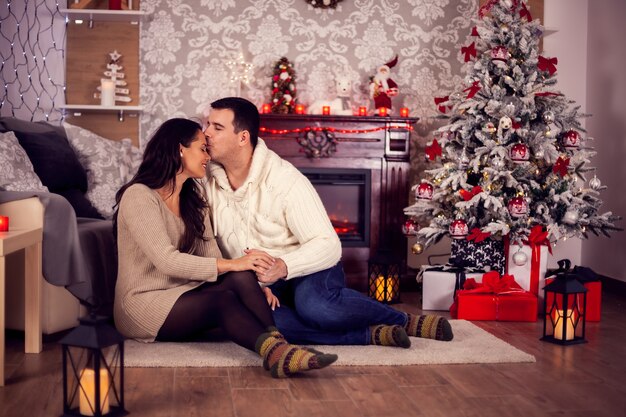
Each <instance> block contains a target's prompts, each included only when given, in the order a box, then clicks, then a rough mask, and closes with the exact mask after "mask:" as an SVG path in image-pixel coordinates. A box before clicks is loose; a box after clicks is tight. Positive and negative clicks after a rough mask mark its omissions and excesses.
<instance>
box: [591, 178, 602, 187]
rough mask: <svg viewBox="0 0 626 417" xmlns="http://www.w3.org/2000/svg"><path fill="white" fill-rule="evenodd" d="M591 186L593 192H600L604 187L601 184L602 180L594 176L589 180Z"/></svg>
mask: <svg viewBox="0 0 626 417" xmlns="http://www.w3.org/2000/svg"><path fill="white" fill-rule="evenodd" d="M589 186H590V187H591V189H592V190H599V189H600V187H602V183H601V182H600V178H598V177H596V176H595V175H594V176H593V178H592V179H590V180H589Z"/></svg>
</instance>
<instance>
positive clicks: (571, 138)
mask: <svg viewBox="0 0 626 417" xmlns="http://www.w3.org/2000/svg"><path fill="white" fill-rule="evenodd" d="M563 146H564V147H565V148H566V149H570V150H575V149H578V148H580V134H579V133H578V132H577V131H575V130H568V131H567V132H565V134H564V135H563Z"/></svg>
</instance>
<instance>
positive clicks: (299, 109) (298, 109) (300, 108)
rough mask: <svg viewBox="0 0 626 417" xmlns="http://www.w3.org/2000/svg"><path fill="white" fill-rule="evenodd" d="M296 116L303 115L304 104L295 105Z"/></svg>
mask: <svg viewBox="0 0 626 417" xmlns="http://www.w3.org/2000/svg"><path fill="white" fill-rule="evenodd" d="M296 114H304V104H296Z"/></svg>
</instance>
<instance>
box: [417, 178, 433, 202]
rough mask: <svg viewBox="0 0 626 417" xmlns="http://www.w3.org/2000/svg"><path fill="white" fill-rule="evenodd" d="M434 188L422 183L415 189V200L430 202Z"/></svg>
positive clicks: (424, 182)
mask: <svg viewBox="0 0 626 417" xmlns="http://www.w3.org/2000/svg"><path fill="white" fill-rule="evenodd" d="M434 192H435V188H434V187H433V185H432V184H430V183H428V182H426V181H422V182H421V184H420V185H418V186H417V188H415V198H417V199H419V200H432V199H433V193H434Z"/></svg>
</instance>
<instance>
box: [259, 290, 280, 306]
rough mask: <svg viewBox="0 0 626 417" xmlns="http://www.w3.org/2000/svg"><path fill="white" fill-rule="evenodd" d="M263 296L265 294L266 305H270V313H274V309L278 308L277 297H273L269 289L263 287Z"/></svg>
mask: <svg viewBox="0 0 626 417" xmlns="http://www.w3.org/2000/svg"><path fill="white" fill-rule="evenodd" d="M263 294H265V298H266V299H267V304H269V305H270V308H271V309H272V311H274V309H275V308H276V307H280V301H278V297H276V296H275V295H274V293H273V292H272V290H271V288H270V287H263Z"/></svg>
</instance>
